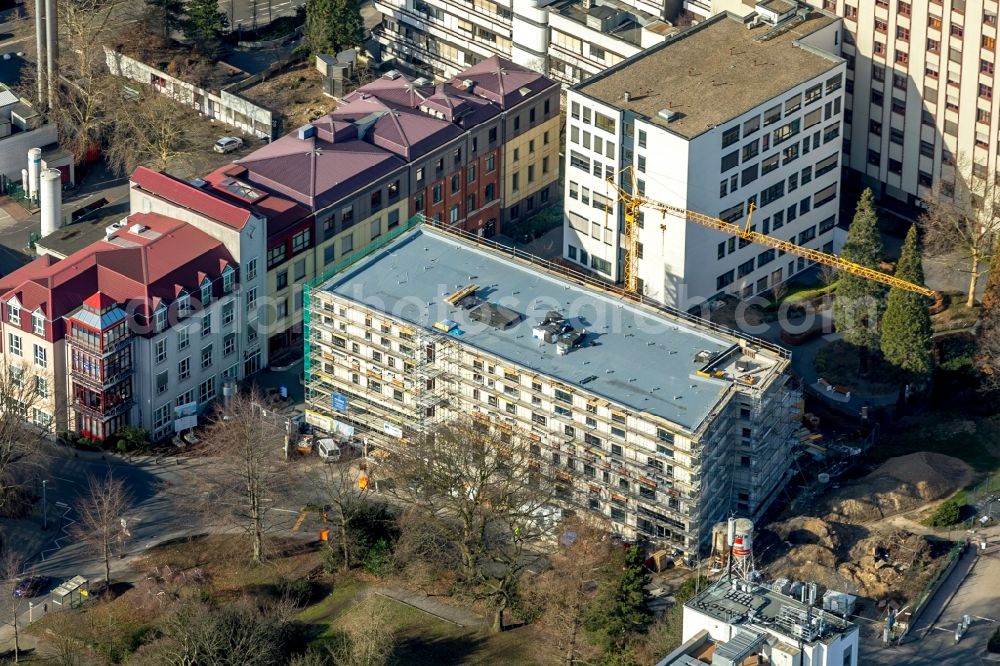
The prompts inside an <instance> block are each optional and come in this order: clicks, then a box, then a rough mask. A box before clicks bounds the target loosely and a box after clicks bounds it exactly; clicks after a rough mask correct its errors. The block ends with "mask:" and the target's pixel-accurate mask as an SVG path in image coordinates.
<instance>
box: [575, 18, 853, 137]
mask: <svg viewBox="0 0 1000 666" xmlns="http://www.w3.org/2000/svg"><path fill="white" fill-rule="evenodd" d="M794 20H795V19H791V20H790V21H789V22H788V23H789V24H791V22H792V21H794ZM835 20H837V19H836V17H833V16H830V15H828V14H824V13H822V12H819V11H810V12H809V14H808V15H807V16H806V18H805V20H804V21H802V22H800V23H797V24H794V25H792V27H790V28H788V29H786V30H785V31H784V32H780V33H779V34H777V35H776V36H775V37H773V38H772V39H768V40H757V39H755V38H756V37H759V36H760V35H762V34H764V33H766V32H767V31H768V30H771V28H770V27H769V26H766V25H765V26H760V27H757V28H754V29H753V30H748V29H747V28H746V25H744V22H743V19H741V18H739V17H737V16H736V15H735V14H719V15H718V16H716V17H713V18H711V19H709V20H707V21H705V22H703V23H701V24H699V25H697V26H695V27H693V28H691V29H689V30H685V31H684V32H681V33H679V34H677V35H676V36H674V37H673V38H670V39H668V40H667V41H666V42H665V43H663V44H659V45H656V46H653V47H651V48H649V49H646V50H645V51H643V52H642V53H639V54H637V55H635V56H633V57H632V58H629V59H627V60H624V61H622V62H621V63H619V64H618V65H615V66H614V67H611V68H609V69H607V70H605V71H604V72H602V73H601V74H598V75H596V76H594V77H592V78H590V79H587V80H586V81H584V82H582V83H579V84H577V85H576V86H574V88H575V89H576V90H579V91H581V92H583V93H584V94H586V95H589V96H590V97H593V98H594V99H597V100H600V101H602V102H605V103H606V104H610V105H611V106H614V107H616V108H619V109H629V110H631V111H633V112H635V113H637V114H639V115H641V116H645V117H646V118H647V119H648V120H649V121H650V122H652V123H654V124H657V125H660V126H661V127H665V128H667V129H668V130H670V131H671V132H675V133H677V134H679V135H681V136H684V137H687V138H689V139H690V138H694V137H696V136H698V135H699V134H701V133H702V132H704V131H706V130H708V129H710V128H712V127H713V126H715V125H720V124H722V123H725V122H727V121H729V120H732V119H733V118H736V117H738V116H740V115H741V114H743V113H746V112H747V111H749V110H750V109H752V108H754V107H756V106H760V105H761V104H763V103H765V102H767V101H768V100H770V99H773V98H774V97H777V96H779V95H781V94H782V93H783V92H785V91H787V90H790V89H791V88H793V87H794V86H796V85H798V84H800V83H802V82H803V81H807V80H809V79H811V78H814V77H816V76H818V75H820V74H822V73H823V72H826V71H829V70H832V69H833V68H834V67H836V66H837V64H838V63H839V62H840V59H839V58H837V57H836V56H834V55H832V54H831V55H830V56H822V55H819V54H818V53H815V52H812V51H808V50H805V49H801V48H798V47H796V46H795V41H796V40H798V39H800V38H802V37H805V36H806V35H808V34H810V33H813V32H815V31H817V30H819V29H820V28H823V27H826V26H827V25H829V24H830V23H832V22H833V21H835ZM786 27H787V26H786ZM780 28H781V26H779V29H780ZM625 93H629V95H630V100H629V101H628V102H626V101H625ZM666 108H669V109H670V110H671V111H676V112H677V113H678V114H679V115H678V117H677V118H676V119H675V120H673V121H672V122H670V123H667V121H666V120H664V119H663V118H660V117H659V116H658V115H657V113H658V112H659V111H660V110H661V109H666Z"/></svg>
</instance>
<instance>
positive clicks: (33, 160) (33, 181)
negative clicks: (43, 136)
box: [22, 148, 42, 201]
mask: <svg viewBox="0 0 1000 666" xmlns="http://www.w3.org/2000/svg"><path fill="white" fill-rule="evenodd" d="M41 171H42V149H41V148H29V149H28V182H27V183H22V184H23V185H25V186H26V187H27V189H28V192H27V194H28V198H29V199H31V200H32V201H36V200H37V199H38V176H39V174H41Z"/></svg>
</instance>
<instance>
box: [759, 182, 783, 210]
mask: <svg viewBox="0 0 1000 666" xmlns="http://www.w3.org/2000/svg"><path fill="white" fill-rule="evenodd" d="M784 194H785V181H783V180H782V181H780V182H777V183H775V184H774V185H771V186H770V187H768V188H767V189H765V190H764V191H763V192H761V193H760V205H761V206H766V205H767V204H769V203H771V202H772V201H775V200H777V199H780V198H781V197H782V196H784Z"/></svg>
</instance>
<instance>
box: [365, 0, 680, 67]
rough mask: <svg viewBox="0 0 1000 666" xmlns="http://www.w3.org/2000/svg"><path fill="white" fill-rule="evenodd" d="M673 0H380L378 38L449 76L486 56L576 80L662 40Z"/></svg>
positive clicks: (399, 54) (392, 50)
mask: <svg viewBox="0 0 1000 666" xmlns="http://www.w3.org/2000/svg"><path fill="white" fill-rule="evenodd" d="M679 5H680V2H679V1H676V2H674V1H670V0H658V1H657V0H653V1H643V0H555V1H554V2H553V1H548V2H546V1H544V0H517V1H515V2H511V0H497V1H496V2H493V1H492V0H475V1H474V2H468V1H465V0H426V1H425V0H378V1H377V2H376V3H375V6H376V8H377V9H378V10H379V11H380V12H382V15H383V22H382V25H381V27H380V28H379V29H378V30H376V33H375V36H376V38H377V39H378V41H379V43H380V44H382V46H383V48H384V49H385V56H386V57H395V58H397V59H398V61H399V62H400V64H401V65H402V66H405V67H407V68H409V69H412V70H414V71H416V72H420V73H423V74H426V75H427V76H431V77H437V78H450V77H452V76H456V75H457V74H458V73H459V72H460V71H461V70H462V69H464V68H465V67H468V66H469V65H472V64H475V63H478V62H479V61H481V60H483V59H484V58H489V57H490V56H493V55H499V56H502V57H505V58H511V59H512V60H513V61H514V62H516V63H518V64H519V65H523V66H524V67H527V68H529V69H532V70H534V71H536V72H543V73H546V74H548V75H549V76H551V77H552V78H554V79H557V80H559V81H561V82H563V83H576V82H577V81H580V80H582V79H585V78H586V77H588V76H591V75H593V74H595V73H597V72H599V71H601V70H602V69H604V68H605V67H607V66H609V65H614V64H616V63H618V62H620V61H621V60H623V59H624V58H628V57H630V56H632V55H635V54H636V53H638V52H639V51H641V50H642V49H644V48H646V47H648V46H651V45H653V44H656V43H659V42H662V41H663V40H664V39H665V38H666V36H667V35H668V34H670V33H671V32H673V31H674V28H673V25H672V24H671V23H670V22H669V21H667V20H666V18H667V17H668V16H671V17H672V16H675V15H676V13H677V10H678V9H679Z"/></svg>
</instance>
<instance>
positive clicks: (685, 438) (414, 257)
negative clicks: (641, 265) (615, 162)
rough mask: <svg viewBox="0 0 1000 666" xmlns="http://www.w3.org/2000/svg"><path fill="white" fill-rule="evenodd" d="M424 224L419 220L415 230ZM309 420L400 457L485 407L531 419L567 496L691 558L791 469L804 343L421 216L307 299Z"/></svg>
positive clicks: (618, 528)
mask: <svg viewBox="0 0 1000 666" xmlns="http://www.w3.org/2000/svg"><path fill="white" fill-rule="evenodd" d="M415 227H418V228H415ZM305 321H306V329H307V330H306V340H307V343H306V344H307V347H306V370H305V377H306V386H307V398H306V402H307V414H306V419H307V421H309V422H310V423H311V424H312V425H313V426H315V427H318V428H320V429H322V430H326V431H327V432H342V433H348V432H349V433H351V434H352V435H353V436H360V437H364V438H365V439H366V441H367V443H368V447H369V450H375V449H381V450H383V451H385V452H386V453H387V454H391V453H392V452H393V451H394V450H396V449H397V448H398V447H399V445H400V443H401V442H404V441H406V440H407V439H409V438H413V437H417V436H420V434H421V433H422V432H426V431H427V430H429V429H431V428H433V427H435V425H437V424H438V423H441V422H442V421H445V420H448V419H451V418H455V417H459V416H469V415H471V416H472V417H473V418H477V419H480V420H482V421H483V422H490V423H492V424H494V426H495V427H497V428H500V429H505V430H508V431H510V432H515V431H516V433H517V434H518V436H520V437H522V438H523V439H525V440H527V442H528V445H529V447H530V452H531V454H532V455H533V456H534V457H536V459H537V460H538V461H539V463H540V468H541V469H543V470H545V471H546V472H547V474H546V478H548V479H549V480H550V482H551V483H553V484H555V488H556V490H557V497H558V498H559V501H560V502H561V503H562V504H564V505H565V506H566V507H567V508H572V509H574V510H578V511H580V510H582V511H589V512H593V513H596V514H598V515H600V516H603V517H604V519H605V520H607V521H609V522H610V524H611V525H612V527H613V530H614V531H615V532H617V533H619V534H620V535H622V536H624V537H625V538H629V539H637V538H644V539H646V540H648V541H649V542H650V543H651V544H653V545H659V546H661V547H664V548H670V549H671V551H672V552H674V553H675V554H677V555H678V556H680V555H681V554H683V555H684V556H686V557H690V558H697V557H698V553H699V552H701V551H704V550H707V547H708V544H709V539H710V533H711V527H712V525H714V524H715V523H716V522H717V521H719V520H722V519H724V518H725V517H726V516H727V515H729V513H730V512H739V513H740V514H741V515H746V516H750V517H755V516H759V515H762V514H763V512H764V511H766V510H767V508H768V507H769V506H770V504H771V503H772V502H773V500H774V499H775V497H777V495H778V493H779V491H780V489H781V488H782V486H783V484H784V483H785V481H786V480H787V477H788V473H789V465H790V462H791V456H790V451H791V446H792V443H793V439H794V430H795V428H796V427H797V424H798V421H799V420H800V418H801V411H800V409H801V405H800V404H799V394H798V392H797V391H796V390H795V389H794V388H793V387H792V385H791V384H790V381H789V376H788V374H787V372H786V369H787V365H788V358H787V353H786V352H784V351H783V350H781V349H779V348H776V347H773V346H771V345H768V344H766V343H764V342H763V341H760V340H756V339H753V338H749V337H747V336H742V335H740V334H738V333H736V332H734V331H730V330H727V329H723V328H721V327H718V326H714V325H712V324H710V323H708V322H704V321H703V320H700V319H697V318H694V317H691V316H689V315H685V314H683V313H679V312H674V311H668V310H665V309H662V308H659V309H658V308H653V307H647V306H645V305H641V304H633V303H629V302H625V301H623V300H622V299H621V298H619V297H617V295H616V294H614V293H612V292H611V291H609V290H608V289H607V287H606V286H604V285H601V283H593V284H591V283H588V281H587V278H584V277H583V276H574V275H572V274H567V273H565V271H561V272H559V273H557V272H555V271H553V270H550V267H549V266H546V265H544V264H541V263H538V262H536V261H533V260H532V258H530V257H527V256H523V255H519V254H518V253H517V252H516V251H514V250H512V249H510V248H490V247H486V246H485V244H484V243H483V242H482V241H480V240H477V239H476V237H475V236H470V237H467V238H466V237H462V236H460V235H458V234H456V233H455V232H454V231H443V230H440V229H436V228H433V227H432V226H431V225H428V224H424V225H419V220H418V221H414V222H411V223H410V224H408V225H405V226H404V227H402V228H401V230H400V232H399V233H398V234H393V235H389V236H387V237H386V238H380V239H379V241H378V242H376V243H375V244H373V246H372V247H369V248H365V249H364V250H361V251H359V252H358V253H355V255H353V256H350V257H347V258H346V259H345V260H343V261H342V262H341V263H340V264H338V265H336V266H334V267H333V268H332V270H331V272H330V274H329V275H328V276H326V277H325V278H320V279H319V280H317V281H316V282H314V283H313V284H311V285H310V287H309V289H308V291H307V296H306V316H305Z"/></svg>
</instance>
